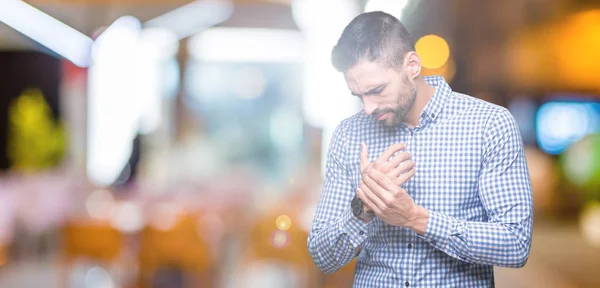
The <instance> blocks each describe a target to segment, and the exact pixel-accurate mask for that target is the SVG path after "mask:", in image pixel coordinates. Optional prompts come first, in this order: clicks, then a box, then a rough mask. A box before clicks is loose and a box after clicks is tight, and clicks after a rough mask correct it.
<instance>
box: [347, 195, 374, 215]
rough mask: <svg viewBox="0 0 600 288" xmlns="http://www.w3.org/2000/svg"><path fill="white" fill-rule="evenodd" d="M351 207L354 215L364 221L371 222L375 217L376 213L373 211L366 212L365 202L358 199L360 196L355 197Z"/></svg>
mask: <svg viewBox="0 0 600 288" xmlns="http://www.w3.org/2000/svg"><path fill="white" fill-rule="evenodd" d="M350 207H351V208H352V214H354V216H356V217H358V218H360V219H362V220H369V219H371V218H373V216H375V213H373V212H372V211H371V212H366V211H365V210H364V209H363V202H362V200H360V198H358V195H357V196H354V199H352V202H351V203H350Z"/></svg>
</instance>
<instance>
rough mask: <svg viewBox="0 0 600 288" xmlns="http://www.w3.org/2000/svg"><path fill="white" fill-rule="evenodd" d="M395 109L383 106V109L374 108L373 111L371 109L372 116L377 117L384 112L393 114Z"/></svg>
mask: <svg viewBox="0 0 600 288" xmlns="http://www.w3.org/2000/svg"><path fill="white" fill-rule="evenodd" d="M395 112H396V111H394V109H392V108H384V109H379V108H377V109H375V111H373V116H375V118H379V116H381V115H383V114H385V113H392V114H394V113H395Z"/></svg>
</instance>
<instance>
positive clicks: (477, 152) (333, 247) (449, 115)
mask: <svg viewBox="0 0 600 288" xmlns="http://www.w3.org/2000/svg"><path fill="white" fill-rule="evenodd" d="M425 81H426V82H427V83H428V84H429V85H431V86H433V87H435V88H436V92H435V93H434V95H433V97H432V98H431V100H430V101H429V102H428V104H427V105H426V107H425V108H424V110H423V112H422V113H421V115H420V124H419V125H418V126H416V127H414V128H409V127H408V126H406V125H401V126H398V127H396V128H392V129H389V128H385V127H384V126H383V125H381V124H380V123H379V122H378V121H377V119H375V118H374V117H372V116H369V115H366V114H364V112H362V111H361V112H359V113H357V114H356V115H354V116H352V117H350V118H348V119H346V120H344V121H343V122H342V123H341V124H340V125H339V126H338V127H337V128H336V130H335V132H334V134H333V138H332V141H331V144H330V147H329V152H328V158H327V163H326V174H325V183H324V186H323V191H322V195H321V199H320V202H319V205H318V207H317V210H316V215H315V218H314V220H313V222H312V227H311V231H310V234H309V237H308V250H309V252H310V254H311V256H312V258H313V261H314V262H315V264H316V265H317V266H318V267H319V268H320V269H321V270H322V271H324V272H325V273H332V272H335V271H336V270H338V269H339V268H341V267H343V266H344V265H346V264H347V263H349V262H350V261H352V260H353V259H354V258H355V257H358V259H357V262H356V270H355V276H354V287H400V286H405V287H494V272H493V266H503V267H522V266H523V265H525V263H526V261H527V258H528V256H529V249H530V246H531V232H532V228H533V200H532V192H531V184H530V179H529V174H528V168H527V163H526V161H525V154H524V150H523V143H522V140H521V135H520V134H519V129H518V127H517V124H516V122H515V119H514V118H513V116H512V115H511V114H510V112H509V111H508V110H507V109H505V108H503V107H501V106H497V105H494V104H491V103H488V102H485V101H483V100H479V99H477V98H474V97H471V96H467V95H464V94H460V93H456V92H453V91H452V90H451V88H450V87H449V86H448V84H447V83H446V82H445V80H444V79H443V78H441V77H439V76H435V77H425ZM361 142H365V143H366V144H367V145H368V148H369V160H370V161H374V160H375V159H376V158H377V157H378V156H379V155H381V153H382V152H383V151H384V150H385V149H386V148H387V147H388V146H390V145H392V144H395V143H406V144H407V148H406V151H408V152H410V153H411V154H412V157H413V160H414V161H415V163H416V173H415V175H414V176H413V177H412V178H411V179H410V180H409V181H408V182H407V183H405V184H404V185H403V188H404V189H405V190H406V191H407V192H408V193H409V194H410V195H411V196H412V197H413V199H414V200H415V202H416V203H417V204H418V205H420V206H422V207H424V208H426V209H427V210H428V213H429V219H428V223H427V229H426V232H425V234H424V235H422V236H421V235H419V234H417V233H416V232H414V231H413V230H410V229H408V228H404V227H397V226H391V225H388V224H386V223H384V222H383V221H381V220H380V219H379V218H377V217H375V218H374V219H373V220H371V221H370V222H368V223H364V222H363V221H362V220H359V219H357V218H356V217H354V216H353V214H352V212H351V209H350V202H351V200H352V198H353V197H354V196H355V195H356V188H357V187H358V184H359V182H360V168H359V167H360V157H359V155H360V143H361ZM358 246H360V247H361V249H360V253H359V254H358V255H356V248H357V247H358Z"/></svg>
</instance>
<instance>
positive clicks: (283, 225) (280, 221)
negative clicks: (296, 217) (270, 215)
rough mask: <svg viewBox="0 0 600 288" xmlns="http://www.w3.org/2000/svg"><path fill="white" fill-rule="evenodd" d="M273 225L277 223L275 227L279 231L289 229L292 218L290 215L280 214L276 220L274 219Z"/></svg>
mask: <svg viewBox="0 0 600 288" xmlns="http://www.w3.org/2000/svg"><path fill="white" fill-rule="evenodd" d="M275 225H277V229H279V230H281V231H286V230H288V229H290V226H292V219H291V218H290V216H287V215H281V216H279V217H277V220H275Z"/></svg>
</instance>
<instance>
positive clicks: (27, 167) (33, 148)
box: [7, 89, 66, 172]
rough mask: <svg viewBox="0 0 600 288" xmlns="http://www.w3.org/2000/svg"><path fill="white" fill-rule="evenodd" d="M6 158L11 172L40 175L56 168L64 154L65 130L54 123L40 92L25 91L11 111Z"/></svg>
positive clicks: (60, 124)
mask: <svg viewBox="0 0 600 288" xmlns="http://www.w3.org/2000/svg"><path fill="white" fill-rule="evenodd" d="M8 113H9V129H8V130H9V131H8V143H7V144H8V145H7V146H8V147H7V150H8V151H7V152H8V153H7V154H8V158H9V160H10V161H11V163H12V165H11V168H12V169H14V170H17V171H22V172H30V171H38V170H42V169H46V168H50V167H52V166H55V165H57V164H58V163H60V161H61V160H62V158H63V155H64V153H65V146H66V139H65V130H64V126H63V124H62V123H60V121H55V120H54V118H53V116H52V111H51V110H50V107H49V106H48V104H47V103H46V101H45V100H44V96H43V94H42V92H41V91H40V90H39V89H26V90H24V91H23V93H22V94H21V95H20V96H19V97H17V98H16V99H15V100H13V102H12V103H11V105H10V108H9V112H8Z"/></svg>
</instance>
